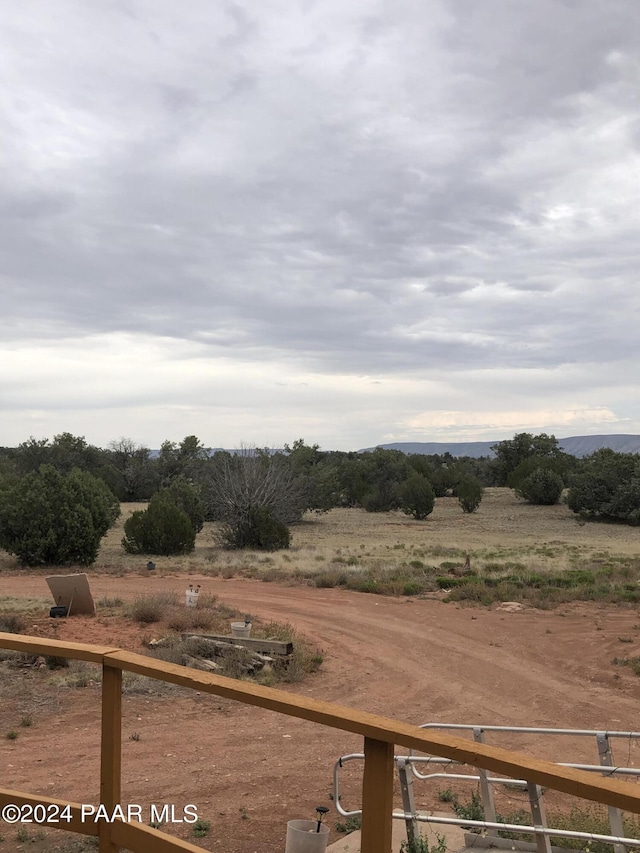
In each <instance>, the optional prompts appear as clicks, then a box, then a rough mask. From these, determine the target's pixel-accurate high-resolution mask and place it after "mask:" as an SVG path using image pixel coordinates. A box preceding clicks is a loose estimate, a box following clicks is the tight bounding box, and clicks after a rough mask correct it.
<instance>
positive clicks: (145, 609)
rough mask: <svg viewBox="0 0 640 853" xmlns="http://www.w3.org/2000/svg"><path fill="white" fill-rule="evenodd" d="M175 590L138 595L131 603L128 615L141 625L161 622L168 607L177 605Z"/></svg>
mask: <svg viewBox="0 0 640 853" xmlns="http://www.w3.org/2000/svg"><path fill="white" fill-rule="evenodd" d="M177 604H178V593H177V592H156V593H153V595H140V596H138V598H136V599H135V600H134V602H133V604H132V605H131V608H130V610H129V615H130V616H131V618H132V619H135V621H136V622H140V624H141V625H150V624H151V623H153V622H162V620H163V619H165V618H166V616H167V614H168V612H169V610H170V608H172V607H175V606H177Z"/></svg>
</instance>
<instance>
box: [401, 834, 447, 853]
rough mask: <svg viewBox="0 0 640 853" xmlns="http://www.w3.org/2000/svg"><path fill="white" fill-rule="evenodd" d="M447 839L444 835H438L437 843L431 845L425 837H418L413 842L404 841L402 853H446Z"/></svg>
mask: <svg viewBox="0 0 640 853" xmlns="http://www.w3.org/2000/svg"><path fill="white" fill-rule="evenodd" d="M446 850H447V839H446V838H445V837H444V836H443V835H436V843H435V844H429V839H428V838H427V837H426V836H425V835H418V836H417V837H416V838H414V839H413V840H412V841H402V842H401V844H400V853H446Z"/></svg>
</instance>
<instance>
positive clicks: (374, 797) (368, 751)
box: [360, 737, 394, 853]
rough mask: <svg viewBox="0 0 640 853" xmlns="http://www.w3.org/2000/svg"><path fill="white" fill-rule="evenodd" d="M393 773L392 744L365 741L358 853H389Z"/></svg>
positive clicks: (366, 739)
mask: <svg viewBox="0 0 640 853" xmlns="http://www.w3.org/2000/svg"><path fill="white" fill-rule="evenodd" d="M393 771H394V762H393V744H392V743H385V742H384V741H380V740H374V739H373V738H369V737H365V739H364V778H363V781H362V838H361V846H360V849H361V851H362V853H391V831H392V824H393V817H392V813H393Z"/></svg>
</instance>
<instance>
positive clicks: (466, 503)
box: [456, 477, 484, 512]
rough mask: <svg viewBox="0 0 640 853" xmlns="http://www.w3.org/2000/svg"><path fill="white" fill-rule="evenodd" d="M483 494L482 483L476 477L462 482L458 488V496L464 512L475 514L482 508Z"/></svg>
mask: <svg viewBox="0 0 640 853" xmlns="http://www.w3.org/2000/svg"><path fill="white" fill-rule="evenodd" d="M483 492H484V489H483V488H482V483H481V482H480V480H476V478H475V477H468V478H466V479H464V480H461V481H460V482H459V483H458V484H457V486H456V495H457V498H458V503H459V504H460V506H461V507H462V511H463V512H475V511H476V510H477V509H478V507H479V506H480V501H481V500H482V494H483Z"/></svg>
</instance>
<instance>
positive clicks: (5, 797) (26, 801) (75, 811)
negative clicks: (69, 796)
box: [0, 788, 98, 836]
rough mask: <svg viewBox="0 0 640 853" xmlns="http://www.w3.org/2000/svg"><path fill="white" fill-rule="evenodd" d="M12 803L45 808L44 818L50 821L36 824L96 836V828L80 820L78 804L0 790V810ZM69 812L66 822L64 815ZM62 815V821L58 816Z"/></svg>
mask: <svg viewBox="0 0 640 853" xmlns="http://www.w3.org/2000/svg"><path fill="white" fill-rule="evenodd" d="M9 803H12V804H14V805H16V806H27V805H30V806H39V805H42V806H45V809H46V810H47V811H46V816H47V817H49V816H50V817H51V820H40V819H38V824H39V825H42V826H51V827H53V828H54V829H63V830H65V831H68V832H78V833H80V835H93V836H95V835H97V834H98V827H97V826H96V824H94V823H92V822H91V821H83V820H82V819H81V806H80V803H70V802H69V800H58V799H56V798H55V797H45V796H44V795H42V794H27V793H25V792H24V791H11V790H9V789H8V788H0V808H2V806H6V805H8V804H9ZM68 812H71V817H70V819H69V820H67V818H66V815H67V813H68ZM61 814H62V815H64V817H63V818H62V819H60V818H59V815H61Z"/></svg>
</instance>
